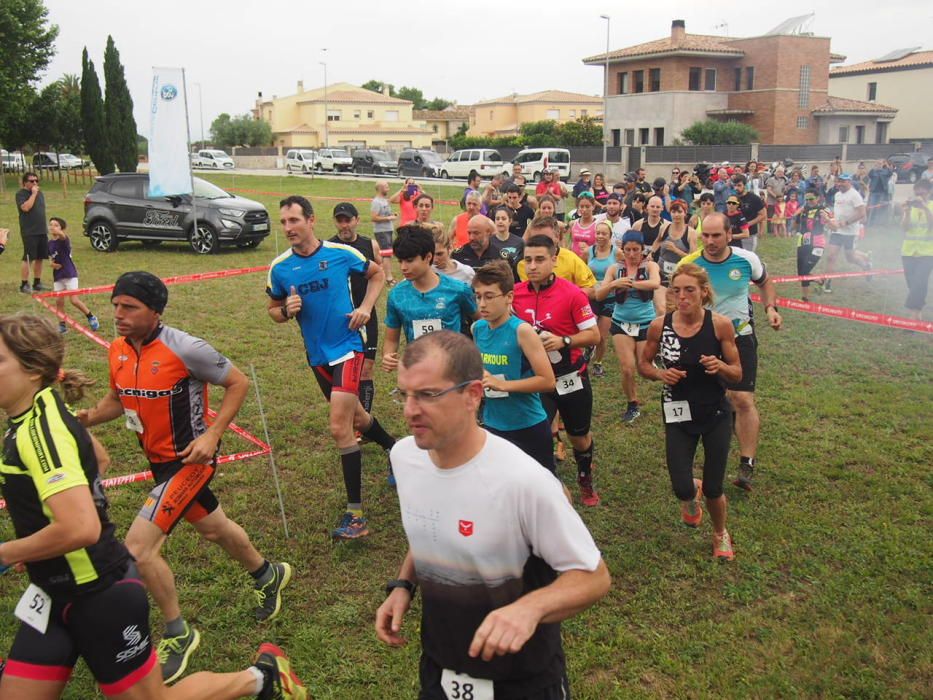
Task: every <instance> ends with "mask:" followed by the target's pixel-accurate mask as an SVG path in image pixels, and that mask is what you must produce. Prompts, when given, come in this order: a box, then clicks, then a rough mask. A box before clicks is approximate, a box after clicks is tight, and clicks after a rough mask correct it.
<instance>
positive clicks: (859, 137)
mask: <svg viewBox="0 0 933 700" xmlns="http://www.w3.org/2000/svg"><path fill="white" fill-rule="evenodd" d="M855 143H865V127H864V126H857V127H855Z"/></svg>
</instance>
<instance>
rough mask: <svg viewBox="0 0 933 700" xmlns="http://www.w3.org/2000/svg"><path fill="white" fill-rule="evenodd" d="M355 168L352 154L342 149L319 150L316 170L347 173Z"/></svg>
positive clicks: (315, 165)
mask: <svg viewBox="0 0 933 700" xmlns="http://www.w3.org/2000/svg"><path fill="white" fill-rule="evenodd" d="M351 167H353V159H352V158H351V157H350V154H349V153H347V152H346V151H345V150H343V149H342V148H319V149H318V152H317V162H316V163H315V164H314V168H315V170H317V171H318V172H323V171H325V170H329V171H331V172H334V173H337V172H340V173H345V172H349V170H350V168H351Z"/></svg>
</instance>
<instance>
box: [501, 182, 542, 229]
mask: <svg viewBox="0 0 933 700" xmlns="http://www.w3.org/2000/svg"><path fill="white" fill-rule="evenodd" d="M522 192H523V190H522V189H521V188H520V187H519V186H518V185H514V184H510V185H506V186H505V189H504V190H503V193H504V194H505V206H506V207H508V209H510V210H511V213H512V217H511V219H512V221H511V223H510V224H509V233H511V234H513V235H514V236H516V237H518V238H521V237H522V236H524V235H525V229H527V228H528V222H529V221H531V220H532V219H533V218H535V211H534V209H532V208H531V207H530V206H528V205H527V204H525V203H524V202H522V201H521V198H522Z"/></svg>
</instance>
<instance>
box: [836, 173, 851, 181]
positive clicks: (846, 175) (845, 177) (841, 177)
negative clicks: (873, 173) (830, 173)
mask: <svg viewBox="0 0 933 700" xmlns="http://www.w3.org/2000/svg"><path fill="white" fill-rule="evenodd" d="M837 179H838V180H845V181H846V182H850V181H851V180H852V176H851V175H849V173H842V175H840V176H839V177H838V178H837Z"/></svg>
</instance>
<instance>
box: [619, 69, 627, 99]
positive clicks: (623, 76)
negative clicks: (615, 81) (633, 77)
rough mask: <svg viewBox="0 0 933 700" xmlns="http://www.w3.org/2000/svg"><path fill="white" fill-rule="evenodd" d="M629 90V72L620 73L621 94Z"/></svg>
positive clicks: (625, 93)
mask: <svg viewBox="0 0 933 700" xmlns="http://www.w3.org/2000/svg"><path fill="white" fill-rule="evenodd" d="M628 91H629V85H628V73H619V94H620V95H627V94H628Z"/></svg>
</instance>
